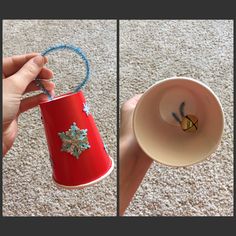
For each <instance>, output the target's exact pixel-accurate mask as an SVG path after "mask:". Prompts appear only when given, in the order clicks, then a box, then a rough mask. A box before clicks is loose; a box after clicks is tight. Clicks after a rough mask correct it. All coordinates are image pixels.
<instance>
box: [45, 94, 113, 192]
mask: <svg viewBox="0 0 236 236" xmlns="http://www.w3.org/2000/svg"><path fill="white" fill-rule="evenodd" d="M40 109H41V114H42V121H43V124H44V129H45V134H46V138H47V144H48V149H49V153H50V160H51V165H52V170H53V180H54V182H55V183H56V184H57V185H59V186H60V187H64V188H69V189H71V188H83V187H86V186H89V185H92V184H94V183H96V182H98V181H100V180H102V179H103V178H105V177H106V176H108V175H109V174H110V173H111V171H112V169H113V167H114V163H113V160H112V159H111V158H110V157H109V155H108V153H107V151H106V146H105V145H104V143H103V142H102V139H101V136H100V134H99V131H98V129H97V127H96V124H95V122H94V119H93V117H92V115H91V114H90V113H89V111H88V107H87V105H86V101H85V98H84V96H83V93H82V91H80V92H77V93H67V94H65V95H62V96H58V97H55V98H54V99H53V100H52V101H46V102H42V103H40Z"/></svg>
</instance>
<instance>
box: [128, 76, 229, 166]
mask: <svg viewBox="0 0 236 236" xmlns="http://www.w3.org/2000/svg"><path fill="white" fill-rule="evenodd" d="M170 80H188V81H189V80H191V81H192V82H194V83H197V84H200V85H201V86H203V87H204V88H205V89H207V90H208V91H209V92H210V93H211V95H212V96H213V97H214V98H215V99H216V101H217V103H218V105H219V107H220V111H221V115H222V129H221V134H220V136H219V139H218V141H217V143H216V145H215V147H214V148H213V149H212V150H211V151H210V152H209V154H207V155H204V156H203V157H202V158H201V159H200V160H198V161H195V162H193V163H190V164H186V165H170V164H167V163H164V162H161V161H159V160H157V159H155V158H154V157H152V156H151V155H149V154H148V153H147V152H146V151H145V150H144V149H143V147H142V146H141V145H140V142H139V139H138V136H137V133H136V129H135V120H136V116H137V109H138V107H139V106H140V104H141V102H142V100H143V99H144V97H145V96H147V94H148V93H149V92H150V90H151V89H152V88H153V87H156V86H157V85H160V84H162V83H165V82H167V81H170ZM224 123H225V117H224V112H223V107H222V104H221V102H220V100H219V98H218V97H217V96H216V94H215V92H214V91H213V90H212V89H211V88H210V87H208V86H207V85H206V84H204V83H203V82H201V81H198V80H196V79H193V78H190V77H185V76H173V77H169V78H166V79H163V80H161V81H157V82H156V83H154V84H153V85H152V86H150V87H149V88H148V89H146V91H145V92H144V93H143V95H142V96H141V98H140V99H139V101H138V103H137V104H136V107H135V109H134V112H133V117H132V128H133V132H134V136H135V139H136V141H137V143H138V145H139V147H140V148H141V149H142V151H143V152H144V153H145V154H146V155H147V156H148V157H150V158H151V159H152V160H154V161H155V162H157V163H160V164H162V165H165V166H169V167H175V168H178V167H188V166H193V165H196V164H198V163H201V162H202V161H204V160H206V159H207V158H208V157H209V158H210V157H211V155H212V154H213V153H214V152H215V151H216V150H217V148H218V146H219V143H220V142H221V139H222V136H223V131H224Z"/></svg>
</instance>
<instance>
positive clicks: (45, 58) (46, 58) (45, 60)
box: [43, 56, 48, 64]
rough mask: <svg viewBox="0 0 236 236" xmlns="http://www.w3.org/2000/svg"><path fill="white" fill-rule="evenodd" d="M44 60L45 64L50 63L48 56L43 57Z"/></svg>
mask: <svg viewBox="0 0 236 236" xmlns="http://www.w3.org/2000/svg"><path fill="white" fill-rule="evenodd" d="M43 58H44V64H46V63H48V57H47V56H43Z"/></svg>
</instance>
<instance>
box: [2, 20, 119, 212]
mask: <svg viewBox="0 0 236 236" xmlns="http://www.w3.org/2000/svg"><path fill="white" fill-rule="evenodd" d="M59 43H68V44H74V45H77V46H79V47H81V48H82V50H83V51H84V52H85V53H86V55H87V57H88V59H89V60H90V63H91V80H90V82H89V83H88V85H87V86H86V88H85V89H84V94H85V97H86V99H87V102H88V103H89V105H90V110H91V112H92V115H93V117H94V118H95V121H96V124H97V126H98V128H99V130H100V133H101V136H102V138H103V141H104V142H105V143H106V144H107V146H108V150H109V154H110V156H111V157H112V158H113V159H114V161H115V163H116V150H117V149H116V101H117V100H116V21H115V20H97V21H96V20H4V21H3V54H4V56H11V55H15V54H24V53H30V52H33V51H35V52H42V51H43V50H45V49H46V48H48V47H50V46H52V45H54V44H59ZM48 57H49V67H50V68H51V69H52V70H53V71H54V73H55V76H54V81H55V83H56V86H57V87H56V94H63V93H65V92H67V91H69V90H71V89H72V88H74V87H75V86H76V85H77V84H78V83H79V82H80V81H81V80H82V79H83V78H84V75H85V69H84V65H83V63H82V60H81V59H80V58H79V57H78V56H77V55H76V54H73V53H72V52H68V51H61V52H55V53H53V54H51V55H49V56H48ZM116 202H117V200H116V168H115V169H114V170H113V172H112V174H111V175H110V176H109V177H107V178H106V179H104V180H103V181H102V182H100V183H98V184H96V185H95V186H93V187H89V188H86V189H83V190H71V191H68V190H60V189H58V188H57V187H56V186H55V185H54V184H53V182H52V180H51V166H50V162H49V155H48V149H47V144H46V139H45V135H44V129H43V126H42V123H41V119H40V112H39V108H35V109H33V110H30V111H28V112H26V113H24V114H23V115H22V116H21V117H20V119H19V133H18V137H17V140H16V142H15V144H14V146H13V148H12V149H11V150H10V151H9V153H8V154H7V155H6V156H5V157H4V158H3V215H4V216H114V215H116Z"/></svg>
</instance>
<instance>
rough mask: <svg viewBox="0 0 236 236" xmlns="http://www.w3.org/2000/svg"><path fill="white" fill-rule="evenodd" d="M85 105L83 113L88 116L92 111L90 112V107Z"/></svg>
mask: <svg viewBox="0 0 236 236" xmlns="http://www.w3.org/2000/svg"><path fill="white" fill-rule="evenodd" d="M83 105H84V108H83V111H84V112H85V113H86V115H87V116H88V115H89V114H90V111H89V105H88V104H87V103H83Z"/></svg>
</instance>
